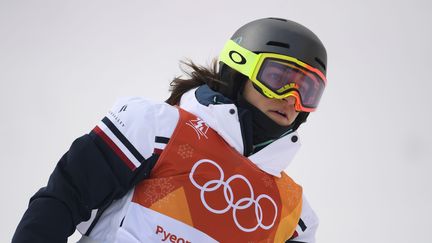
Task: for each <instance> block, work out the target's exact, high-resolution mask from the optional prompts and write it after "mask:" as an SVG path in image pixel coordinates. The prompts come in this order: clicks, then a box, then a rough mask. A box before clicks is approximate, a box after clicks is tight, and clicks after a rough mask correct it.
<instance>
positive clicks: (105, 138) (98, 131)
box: [93, 126, 136, 171]
mask: <svg viewBox="0 0 432 243" xmlns="http://www.w3.org/2000/svg"><path fill="white" fill-rule="evenodd" d="M93 132H95V133H96V134H97V135H98V136H99V137H100V138H102V140H103V141H105V143H106V144H107V145H108V146H109V147H110V148H111V149H112V150H113V151H114V153H116V154H117V156H118V157H120V159H121V160H123V162H124V163H125V164H126V165H127V167H129V169H131V170H132V171H134V170H135V169H136V166H135V165H134V164H133V163H132V161H130V160H129V159H128V157H127V156H126V155H125V154H124V153H123V152H122V151H121V149H120V148H119V147H118V146H117V145H116V144H115V143H114V142H113V141H112V140H111V138H109V137H108V136H107V135H106V134H105V133H104V131H102V129H100V128H99V127H98V126H96V127H95V128H93Z"/></svg>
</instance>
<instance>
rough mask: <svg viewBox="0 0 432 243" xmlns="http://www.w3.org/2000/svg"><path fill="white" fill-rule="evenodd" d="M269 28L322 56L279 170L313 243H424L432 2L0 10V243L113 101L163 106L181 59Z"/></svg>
mask: <svg viewBox="0 0 432 243" xmlns="http://www.w3.org/2000/svg"><path fill="white" fill-rule="evenodd" d="M268 16H274V17H282V18H287V19H290V20H294V21H297V22H299V23H302V24H303V25H305V26H307V27H309V28H310V29H311V30H313V31H314V32H315V33H316V34H317V35H318V36H319V37H320V38H321V40H322V42H323V43H324V45H325V46H326V48H327V52H328V65H327V66H328V71H327V79H328V87H327V89H326V91H325V92H324V95H323V98H322V101H321V104H320V107H319V109H318V111H317V112H315V113H314V114H311V116H310V117H309V120H308V122H307V123H306V124H305V125H303V126H302V127H301V128H300V130H299V132H300V134H301V141H302V144H303V147H302V149H301V151H300V152H299V154H298V155H297V157H296V159H295V160H294V162H293V164H292V165H291V166H290V167H289V168H288V169H287V171H288V173H289V174H290V175H291V176H292V177H293V178H294V179H295V180H296V181H297V182H299V183H300V184H302V185H303V188H304V193H305V194H306V196H307V197H308V199H309V201H310V203H311V205H312V207H313V208H314V209H315V211H316V212H317V214H318V216H319V217H320V227H319V230H318V233H317V239H318V242H331V243H346V242H350V243H364V242H380V243H381V242H391V243H396V242H401V243H402V242H403V243H405V242H426V241H427V240H428V239H430V233H429V231H430V227H431V223H430V220H431V218H432V190H431V186H432V179H431V174H432V165H431V163H432V138H431V137H432V128H431V124H432V114H431V113H432V109H431V107H430V105H431V104H432V98H431V96H432V95H431V94H430V93H431V89H432V79H431V75H430V74H429V73H428V72H430V70H431V65H432V47H431V45H432V44H431V43H432V28H431V23H432V2H431V1H428V0H411V1H400V0H396V1H395V0H394V1H390V0H385V1H376V0H375V1H372V0H363V1H346V0H345V1H343V0H328V1H291V0H266V1H251V0H249V1H232V0H231V1H228V0H219V1H211V2H210V1H198V0H196V1H191V0H182V1H166V0H159V1H138V0H134V1H107V0H103V1H102V0H96V1H92V0H86V1H84V0H74V1H59V0H51V1H49V0H38V1H30V0H14V1H12V0H8V1H6V0H0V104H1V114H2V115H1V117H0V151H1V152H0V186H1V192H2V197H1V198H2V200H1V201H2V202H1V207H0V210H1V215H2V220H1V222H0V224H1V227H0V242H10V240H11V237H12V235H13V232H14V230H15V228H16V225H17V224H18V222H19V220H20V218H21V217H22V214H23V213H24V211H25V209H26V208H27V205H28V200H29V198H30V197H31V196H32V195H33V194H34V193H35V192H36V191H37V190H38V189H39V188H40V187H42V186H44V185H45V184H46V182H47V180H48V177H49V175H50V173H51V172H52V170H53V168H54V167H55V164H56V163H57V161H58V159H59V158H60V157H61V156H62V154H63V153H64V152H66V151H67V149H68V148H69V146H70V144H71V143H72V141H73V140H74V139H75V138H77V137H79V136H81V135H82V134H85V133H87V132H89V131H90V130H91V129H92V128H93V127H94V126H95V124H96V123H97V122H98V121H99V120H100V119H101V118H103V117H104V116H105V113H106V112H107V111H108V109H109V108H110V107H111V106H112V104H113V103H114V102H115V100H116V99H117V98H118V97H121V96H134V95H139V96H145V97H147V98H151V99H154V100H161V101H162V100H164V99H165V98H166V97H167V95H168V84H169V81H170V80H171V79H172V78H173V77H174V76H178V75H180V74H181V71H180V69H179V67H178V62H179V60H182V59H185V58H190V59H192V60H194V61H195V62H197V63H201V64H206V63H209V62H210V61H211V60H212V58H214V57H216V56H217V55H218V53H219V51H220V50H221V48H222V47H223V45H224V43H225V41H226V40H227V39H228V38H229V37H230V36H231V35H232V33H233V32H234V31H235V30H236V29H237V28H238V27H240V26H241V25H243V24H244V23H246V22H249V21H251V20H253V19H256V18H262V17H268ZM77 239H79V236H78V235H77V234H75V235H74V236H73V237H71V238H70V241H69V242H76V240H77Z"/></svg>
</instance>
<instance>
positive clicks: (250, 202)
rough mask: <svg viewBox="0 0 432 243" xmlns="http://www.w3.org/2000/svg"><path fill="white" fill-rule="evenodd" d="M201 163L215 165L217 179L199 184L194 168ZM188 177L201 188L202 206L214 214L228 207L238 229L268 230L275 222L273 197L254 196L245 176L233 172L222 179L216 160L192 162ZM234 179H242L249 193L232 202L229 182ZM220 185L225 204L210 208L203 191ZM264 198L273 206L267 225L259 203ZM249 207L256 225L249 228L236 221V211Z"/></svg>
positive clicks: (226, 210) (209, 190) (222, 211)
mask: <svg viewBox="0 0 432 243" xmlns="http://www.w3.org/2000/svg"><path fill="white" fill-rule="evenodd" d="M203 164H210V165H212V166H213V167H216V169H217V170H219V173H220V178H219V179H218V180H209V181H207V182H206V183H204V185H199V184H198V183H197V182H196V181H195V179H194V173H195V171H196V169H197V168H198V167H199V166H201V165H203ZM189 179H190V181H191V182H192V184H193V185H194V186H195V187H196V188H198V189H199V190H201V192H200V197H201V202H202V204H203V205H204V207H205V208H206V209H207V210H209V211H210V212H212V213H214V214H224V213H226V212H228V211H229V210H230V209H232V210H233V211H232V216H233V220H234V223H235V224H236V226H237V227H238V228H239V229H240V230H242V231H244V232H253V231H255V230H257V229H258V227H260V228H262V229H264V230H268V229H270V228H271V227H273V225H274V224H275V221H276V217H277V215H278V208H277V205H276V202H275V201H274V200H273V198H271V197H270V196H268V195H266V194H261V195H259V196H257V197H255V195H254V191H253V188H252V185H251V183H250V182H249V180H248V179H247V178H246V177H244V176H242V175H239V174H235V175H232V176H230V177H229V178H227V179H226V180H224V171H223V170H222V168H221V167H220V166H219V165H218V164H217V163H216V162H214V161H212V160H209V159H202V160H199V161H197V162H196V163H195V164H194V166H193V167H192V169H191V172H190V173H189ZM234 180H240V181H243V182H244V183H245V184H246V185H247V186H248V187H249V194H250V196H249V197H243V198H240V199H238V200H237V201H236V202H234V195H233V189H232V188H231V186H230V183H231V182H232V181H234ZM221 186H223V193H224V198H225V201H226V203H227V206H226V207H225V208H223V209H215V208H212V207H211V206H209V205H208V203H207V201H206V199H205V193H207V192H212V191H215V190H217V189H219V188H220V187H221ZM264 199H266V200H268V201H269V202H270V203H271V204H273V206H274V215H273V221H272V223H271V224H269V225H264V224H263V218H264V212H263V209H262V207H261V205H260V201H261V200H264ZM250 207H253V208H254V211H255V217H256V220H257V225H255V226H253V227H250V228H246V227H244V226H242V225H241V224H240V223H239V222H238V219H237V211H240V210H245V209H247V208H250Z"/></svg>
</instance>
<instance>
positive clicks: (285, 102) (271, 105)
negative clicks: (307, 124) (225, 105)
mask: <svg viewBox="0 0 432 243" xmlns="http://www.w3.org/2000/svg"><path fill="white" fill-rule="evenodd" d="M243 96H244V98H245V99H246V100H247V101H248V102H249V103H250V104H252V105H253V106H255V107H256V108H258V109H259V110H260V111H261V112H263V113H264V114H266V115H267V116H268V117H269V118H270V119H272V120H273V121H274V122H276V123H277V124H279V125H281V126H288V125H291V123H293V121H294V120H295V119H296V117H297V115H298V114H299V112H297V111H296V110H295V108H294V105H295V98H294V97H292V96H290V97H288V98H285V99H270V98H267V97H265V96H264V95H262V94H261V93H260V92H258V90H256V89H255V88H254V87H253V85H252V82H251V81H250V80H248V81H247V82H246V85H245V88H244V91H243Z"/></svg>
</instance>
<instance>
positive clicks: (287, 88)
mask: <svg viewBox="0 0 432 243" xmlns="http://www.w3.org/2000/svg"><path fill="white" fill-rule="evenodd" d="M219 59H220V61H222V62H223V63H225V64H227V65H228V66H230V67H231V68H233V69H235V70H237V71H238V72H240V73H242V74H243V75H245V76H247V77H248V78H249V79H250V80H251V81H252V83H253V85H254V87H255V88H256V89H257V90H258V91H259V92H260V93H261V94H263V95H264V96H266V97H268V98H276V99H284V98H287V97H289V96H293V97H295V98H296V104H295V109H296V110H297V111H304V112H311V111H315V109H316V108H317V106H318V103H319V100H320V98H321V95H322V93H323V91H324V88H325V86H326V83H327V80H326V78H325V76H324V74H323V73H322V72H321V71H320V70H318V69H316V68H314V67H312V66H310V65H308V64H306V63H304V62H302V61H300V60H298V59H296V58H294V57H290V56H285V55H281V54H275V53H259V54H256V53H254V52H252V51H249V50H247V49H245V48H243V47H242V46H240V45H239V44H237V43H236V42H234V41H233V40H229V41H228V42H227V43H226V44H225V47H224V49H223V50H222V52H221V54H220V56H219Z"/></svg>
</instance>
